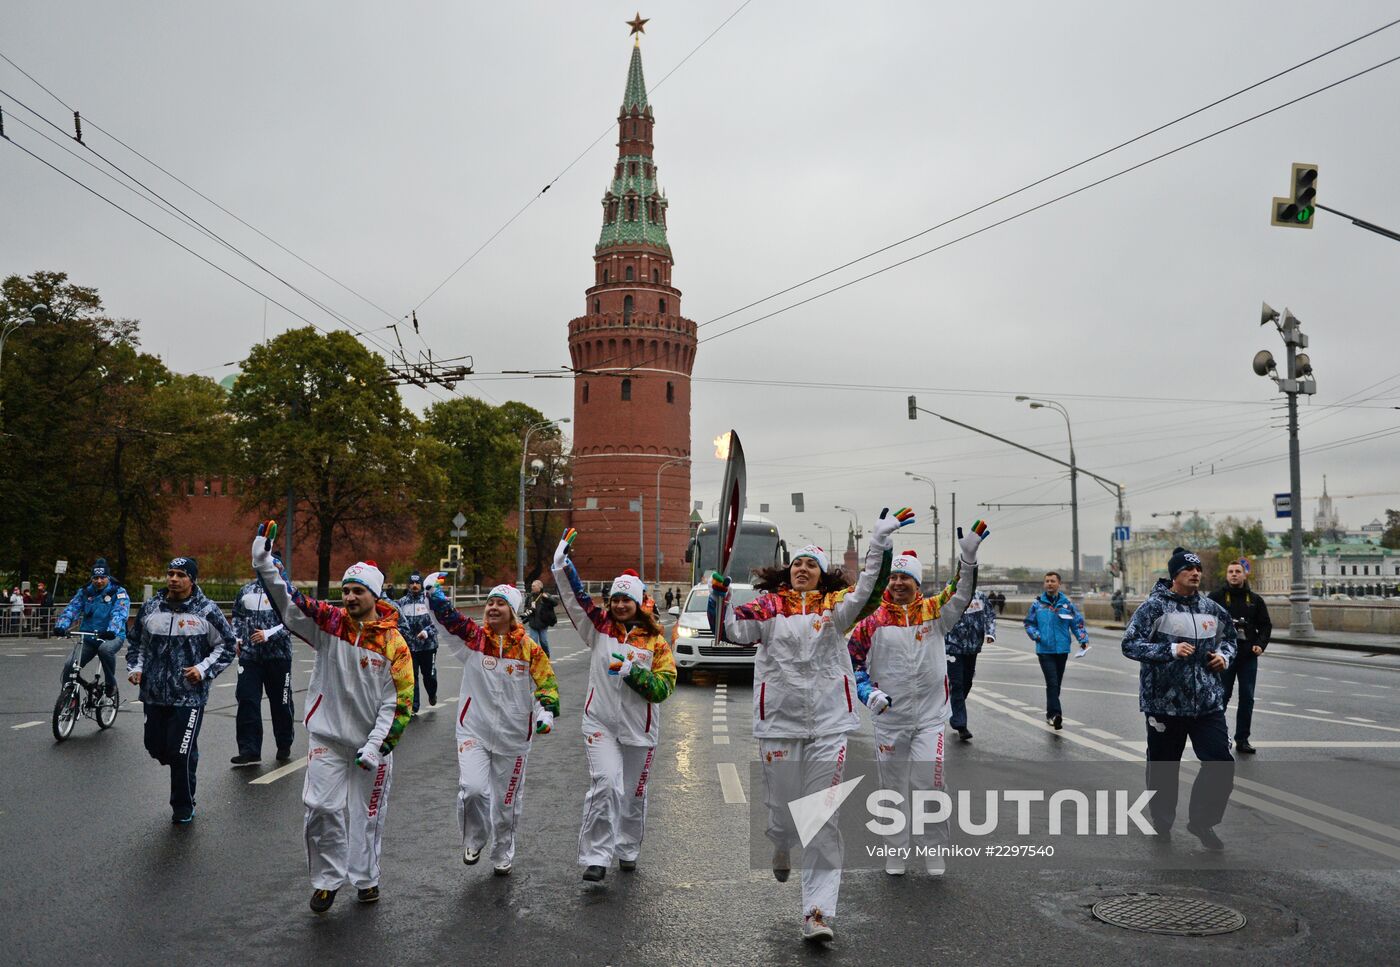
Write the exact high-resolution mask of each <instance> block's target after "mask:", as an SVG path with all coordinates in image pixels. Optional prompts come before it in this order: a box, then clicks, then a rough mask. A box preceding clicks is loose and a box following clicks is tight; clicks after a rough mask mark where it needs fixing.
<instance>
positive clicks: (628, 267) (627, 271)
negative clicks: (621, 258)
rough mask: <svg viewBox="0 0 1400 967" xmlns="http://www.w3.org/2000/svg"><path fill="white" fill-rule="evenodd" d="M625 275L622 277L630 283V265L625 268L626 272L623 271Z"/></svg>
mask: <svg viewBox="0 0 1400 967" xmlns="http://www.w3.org/2000/svg"><path fill="white" fill-rule="evenodd" d="M625 273H626V274H625V275H624V278H626V280H627V281H628V282H631V281H632V266H630V265H629V266H627V268H626V270H625Z"/></svg>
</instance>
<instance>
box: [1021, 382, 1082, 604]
mask: <svg viewBox="0 0 1400 967" xmlns="http://www.w3.org/2000/svg"><path fill="white" fill-rule="evenodd" d="M1016 401H1017V402H1018V403H1026V402H1029V403H1030V405H1031V409H1033V410H1054V411H1055V412H1056V413H1059V414H1060V415H1061V416H1063V417H1064V418H1065V431H1066V432H1067V433H1068V434H1069V514H1070V544H1071V553H1072V554H1073V555H1074V567H1073V570H1074V578H1073V579H1072V580H1071V582H1070V587H1072V588H1075V589H1076V590H1077V589H1079V465H1078V463H1077V462H1076V461H1075V459H1074V428H1073V427H1071V426H1070V423H1069V410H1067V409H1065V406H1064V404H1063V403H1060V402H1058V401H1056V400H1039V399H1031V398H1030V397H1029V396H1018V397H1016Z"/></svg>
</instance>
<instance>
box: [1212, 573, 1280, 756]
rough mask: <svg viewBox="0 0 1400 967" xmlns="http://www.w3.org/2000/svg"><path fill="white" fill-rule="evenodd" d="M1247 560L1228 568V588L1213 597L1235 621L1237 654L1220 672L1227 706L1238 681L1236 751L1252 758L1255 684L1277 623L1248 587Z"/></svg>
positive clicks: (1220, 590)
mask: <svg viewBox="0 0 1400 967" xmlns="http://www.w3.org/2000/svg"><path fill="white" fill-rule="evenodd" d="M1244 566H1245V561H1244V560H1243V559H1241V560H1239V561H1231V562H1230V563H1229V564H1228V565H1227V566H1226V568H1225V586H1224V587H1223V588H1220V589H1219V590H1218V591H1216V592H1215V593H1213V594H1212V595H1211V596H1210V599H1211V600H1212V601H1214V602H1215V603H1216V604H1219V605H1222V606H1224V608H1225V610H1227V611H1229V612H1230V617H1231V618H1233V619H1234V622H1235V637H1236V639H1237V647H1238V654H1236V656H1235V660H1234V661H1233V662H1232V663H1231V664H1230V667H1229V668H1227V669H1225V671H1224V672H1222V673H1221V676H1220V677H1221V681H1222V682H1223V683H1224V685H1225V707H1226V708H1227V709H1228V708H1229V705H1230V696H1231V695H1232V694H1233V693H1234V691H1235V679H1236V678H1238V679H1239V683H1240V703H1239V707H1238V708H1237V709H1236V711H1235V748H1236V749H1238V750H1239V751H1240V752H1243V753H1244V754H1246V755H1253V754H1254V752H1255V749H1254V746H1252V745H1250V744H1249V733H1250V723H1251V721H1252V720H1253V718H1254V684H1255V680H1256V679H1257V678H1258V676H1259V656H1260V655H1262V654H1264V649H1265V648H1267V647H1269V639H1270V638H1271V637H1272V636H1273V633H1274V623H1273V622H1272V621H1271V620H1270V619H1269V606H1268V605H1266V604H1265V603H1264V599H1263V598H1261V597H1259V595H1257V594H1255V593H1254V591H1253V590H1252V589H1251V588H1250V586H1249V572H1247V571H1246V570H1245V569H1244Z"/></svg>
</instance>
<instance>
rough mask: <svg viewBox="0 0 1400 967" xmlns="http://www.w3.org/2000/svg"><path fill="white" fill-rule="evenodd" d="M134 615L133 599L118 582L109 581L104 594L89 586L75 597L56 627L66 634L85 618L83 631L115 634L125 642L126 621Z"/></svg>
mask: <svg viewBox="0 0 1400 967" xmlns="http://www.w3.org/2000/svg"><path fill="white" fill-rule="evenodd" d="M130 613H131V598H130V596H128V595H127V593H126V588H124V587H122V586H121V585H120V584H118V583H117V582H116V581H108V582H107V586H106V587H105V588H102V589H100V590H99V589H98V588H97V586H96V585H94V584H90V583H89V584H85V585H83V586H82V587H81V588H80V589H79V590H78V593H77V594H75V595H73V600H72V601H69V602H68V607H66V608H64V609H63V614H61V615H59V616H58V620H57V621H55V622H54V624H53V627H54V630H55V631H63V630H65V629H66V628H68V627H69V626H70V625H72V624H73V622H74V621H78V620H79V619H80V618H81V619H82V620H81V622H80V623H79V625H78V630H79V631H112V632H115V633H116V635H117V637H118V638H125V637H126V618H127V615H128V614H130Z"/></svg>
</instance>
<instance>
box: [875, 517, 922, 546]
mask: <svg viewBox="0 0 1400 967" xmlns="http://www.w3.org/2000/svg"><path fill="white" fill-rule="evenodd" d="M912 523H914V512H913V511H912V510H910V509H909V508H908V507H901V508H899V510H897V511H895V512H894V516H890V509H889V508H888V507H886V508H885V509H884V510H882V511H880V519H879V520H877V521H876V522H875V526H874V527H873V528H872V529H871V532H870V540H871V541H872V542H873V543H875V544H877V545H880V546H882V547H889V546H891V545H892V544H893V543H894V541H893V540H892V538H893V537H894V532H895V531H897V530H899V529H900V528H901V527H904V526H906V525H908V524H912Z"/></svg>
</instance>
